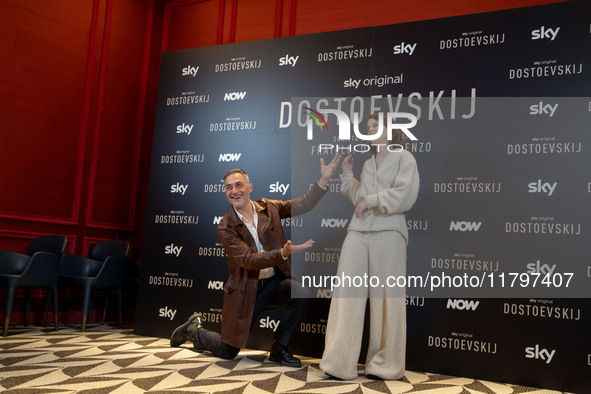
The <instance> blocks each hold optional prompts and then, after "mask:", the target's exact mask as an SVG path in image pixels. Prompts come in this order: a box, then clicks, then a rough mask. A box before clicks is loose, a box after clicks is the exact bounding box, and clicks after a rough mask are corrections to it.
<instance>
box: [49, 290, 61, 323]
mask: <svg viewBox="0 0 591 394" xmlns="http://www.w3.org/2000/svg"><path fill="white" fill-rule="evenodd" d="M50 291H52V293H53V325H54V327H55V331H57V330H58V324H57V318H58V313H59V308H58V305H57V300H58V298H59V297H58V296H59V294H58V292H57V287H56V288H55V289H52V290H50Z"/></svg>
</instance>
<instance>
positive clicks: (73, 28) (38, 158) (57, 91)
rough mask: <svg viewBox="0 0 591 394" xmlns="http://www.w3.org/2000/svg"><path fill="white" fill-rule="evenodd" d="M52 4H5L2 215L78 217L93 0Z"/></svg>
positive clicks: (11, 0)
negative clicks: (83, 119) (83, 121)
mask: <svg viewBox="0 0 591 394" xmlns="http://www.w3.org/2000/svg"><path fill="white" fill-rule="evenodd" d="M49 4H50V3H47V2H38V1H32V2H23V1H18V0H8V1H4V2H3V4H2V12H1V13H0V26H1V28H0V29H1V30H0V34H2V37H3V38H2V40H1V41H2V42H3V44H2V47H1V51H2V52H1V55H0V75H2V79H1V80H0V133H1V136H2V137H1V140H2V143H1V144H0V152H1V154H0V190H2V193H0V217H11V218H12V217H17V218H21V217H22V218H27V219H32V220H42V221H55V222H61V223H74V222H75V220H76V216H77V215H78V209H77V206H78V201H79V198H78V196H79V189H80V175H81V171H82V168H81V166H80V165H79V159H80V155H81V150H82V149H83V148H84V146H83V145H84V135H81V132H80V128H81V123H82V114H83V112H84V108H83V105H84V95H85V91H86V85H85V80H86V65H87V60H88V51H89V48H88V42H89V37H90V34H91V16H92V10H93V3H92V2H90V1H76V0H70V1H62V2H57V3H51V6H50V5H49ZM73 16H74V17H73Z"/></svg>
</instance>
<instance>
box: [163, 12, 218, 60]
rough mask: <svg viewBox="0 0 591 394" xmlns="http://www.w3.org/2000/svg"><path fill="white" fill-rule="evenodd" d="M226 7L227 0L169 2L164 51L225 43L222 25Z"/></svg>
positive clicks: (165, 19) (165, 23)
mask: <svg viewBox="0 0 591 394" xmlns="http://www.w3.org/2000/svg"><path fill="white" fill-rule="evenodd" d="M224 10H225V2H224V0H216V1H213V0H212V1H204V0H194V1H186V0H180V1H172V2H168V3H167V4H166V9H165V14H164V29H163V30H164V37H163V39H162V51H163V52H165V51H174V50H177V49H186V48H197V47H204V46H210V45H216V44H219V43H221V31H219V30H218V29H219V27H220V26H221V22H220V20H219V19H221V18H223V16H224Z"/></svg>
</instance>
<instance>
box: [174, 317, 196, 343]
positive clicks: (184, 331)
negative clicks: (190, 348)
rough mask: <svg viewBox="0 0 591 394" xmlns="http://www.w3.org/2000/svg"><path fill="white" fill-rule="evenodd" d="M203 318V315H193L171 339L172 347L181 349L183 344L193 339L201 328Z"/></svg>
mask: <svg viewBox="0 0 591 394" xmlns="http://www.w3.org/2000/svg"><path fill="white" fill-rule="evenodd" d="M202 321H203V318H202V316H201V313H193V314H192V315H191V316H190V317H189V319H188V320H187V321H186V322H185V323H184V324H183V325H180V326H178V327H177V328H176V329H175V330H174V331H173V332H172V335H171V337H170V346H171V347H179V346H181V345H182V344H183V343H185V342H187V341H189V340H191V339H193V335H194V334H195V331H196V330H197V329H198V328H199V327H201V322H202Z"/></svg>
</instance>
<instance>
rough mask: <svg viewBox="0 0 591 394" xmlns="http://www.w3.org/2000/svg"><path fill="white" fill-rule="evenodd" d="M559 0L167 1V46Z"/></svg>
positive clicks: (199, 44) (166, 48) (176, 47)
mask: <svg viewBox="0 0 591 394" xmlns="http://www.w3.org/2000/svg"><path fill="white" fill-rule="evenodd" d="M560 1H567V0H476V1H472V0H396V1H392V0H365V1H359V0H326V1H317V0H260V1H252V0H250V1H249V0H227V1H225V3H226V5H225V6H224V4H221V3H220V2H222V3H224V1H223V0H219V1H204V0H176V1H170V2H167V3H166V13H165V21H164V24H165V29H164V31H163V42H164V44H163V46H162V48H163V51H170V50H179V49H188V48H197V47H202V46H209V45H215V44H222V43H223V44H227V43H233V42H243V41H251V40H261V39H268V38H274V37H284V36H290V35H295V34H312V33H320V32H327V31H335V30H345V29H353V28H358V27H366V26H379V25H388V24H394V23H403V22H411V21H417V20H425V19H433V18H443V17H449V16H456V15H465V14H473V13H479V12H488V11H497V10H503V9H509V8H517V7H527V6H533V5H541V4H548V3H557V2H560ZM216 28H217V30H216ZM216 33H217V34H218V36H217V42H216V40H215V37H216V36H215V34H216ZM220 35H221V36H220Z"/></svg>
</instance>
